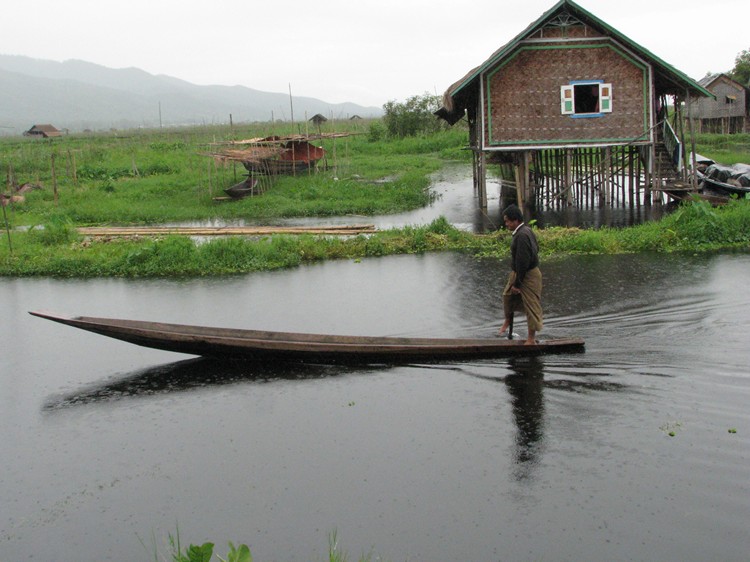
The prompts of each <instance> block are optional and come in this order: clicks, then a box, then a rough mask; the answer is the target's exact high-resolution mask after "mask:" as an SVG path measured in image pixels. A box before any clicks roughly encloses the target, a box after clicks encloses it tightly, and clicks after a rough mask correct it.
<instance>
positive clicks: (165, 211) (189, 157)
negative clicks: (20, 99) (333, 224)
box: [0, 122, 468, 226]
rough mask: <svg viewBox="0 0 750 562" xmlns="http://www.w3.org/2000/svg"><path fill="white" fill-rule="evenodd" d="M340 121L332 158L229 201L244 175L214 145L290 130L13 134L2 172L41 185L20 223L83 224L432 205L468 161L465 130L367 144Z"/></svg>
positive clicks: (328, 145) (357, 127)
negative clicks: (436, 175) (451, 168)
mask: <svg viewBox="0 0 750 562" xmlns="http://www.w3.org/2000/svg"><path fill="white" fill-rule="evenodd" d="M335 126H336V127H337V130H338V132H349V133H351V136H349V137H345V138H338V139H324V140H322V141H321V143H320V144H321V145H322V146H323V147H324V148H325V149H326V151H327V156H326V159H325V161H323V162H321V166H320V168H321V169H320V170H319V171H318V172H317V173H311V174H307V173H303V174H300V175H298V176H296V177H291V176H280V177H278V178H275V179H274V180H272V181H269V180H262V181H263V182H264V184H265V185H267V186H268V185H269V183H270V187H269V188H268V190H267V192H266V193H265V194H264V195H263V196H262V197H249V198H245V199H242V200H240V201H235V202H231V203H217V202H216V201H214V200H213V198H214V197H216V196H222V195H224V193H223V189H225V188H227V187H229V186H231V185H233V184H235V183H237V182H239V181H242V179H244V177H245V176H246V172H245V170H244V168H243V167H242V166H241V164H238V163H231V162H230V163H226V164H220V163H217V162H215V161H214V159H213V158H210V157H209V156H207V154H208V153H209V152H211V151H212V150H213V149H214V148H215V147H214V146H213V143H220V142H224V141H229V140H233V139H240V138H252V137H258V136H265V135H268V134H269V133H270V132H275V133H276V134H286V133H291V132H293V131H291V130H283V129H281V130H278V127H279V126H275V125H272V124H263V125H252V126H251V125H248V126H245V127H243V128H237V127H235V128H231V129H230V128H229V127H202V128H194V129H187V130H184V131H183V130H175V131H169V132H163V131H132V132H129V133H128V134H126V135H118V134H110V135H99V136H91V135H90V136H86V135H76V136H70V137H63V138H58V139H54V140H52V141H40V140H38V139H6V140H0V173H2V174H3V176H4V177H6V178H13V179H15V181H16V182H17V183H18V184H23V183H26V182H29V183H32V184H37V185H40V186H42V187H43V189H39V190H32V191H30V192H27V193H26V197H27V202H26V203H25V204H23V205H17V206H15V209H14V211H13V215H14V216H13V223H14V225H15V226H18V225H29V226H32V225H39V224H45V223H46V222H47V221H49V220H51V219H55V218H57V217H64V218H66V219H68V220H71V221H73V222H74V223H76V224H79V225H97V224H153V223H164V222H181V221H206V220H212V219H218V218H221V219H229V220H232V219H253V220H272V219H277V218H281V217H306V216H331V215H345V214H359V215H373V214H383V213H392V212H399V211H406V210H410V209H414V208H418V207H420V206H424V205H425V204H426V203H427V202H428V198H429V194H428V193H427V188H428V186H429V179H428V177H429V175H430V174H431V173H432V172H434V171H436V170H438V169H439V168H440V167H441V166H442V165H443V162H444V161H445V159H446V158H456V159H460V158H463V159H466V158H467V157H468V155H467V154H466V153H465V152H463V151H461V150H460V147H462V146H463V145H464V144H465V138H464V137H465V135H466V133H465V131H462V130H461V128H460V127H459V128H457V129H455V130H452V131H446V132H442V133H440V134H436V135H431V136H430V137H428V138H408V139H402V140H393V141H388V142H386V141H380V142H370V141H369V140H368V136H367V134H366V132H367V128H366V127H367V124H363V123H359V122H354V123H353V124H352V123H349V122H346V123H343V124H337V125H335ZM287 127H288V126H287ZM53 169H54V176H53Z"/></svg>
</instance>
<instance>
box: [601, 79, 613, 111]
mask: <svg viewBox="0 0 750 562" xmlns="http://www.w3.org/2000/svg"><path fill="white" fill-rule="evenodd" d="M599 112H600V113H612V84H599Z"/></svg>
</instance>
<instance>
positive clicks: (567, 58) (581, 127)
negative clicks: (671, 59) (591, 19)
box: [485, 42, 650, 146]
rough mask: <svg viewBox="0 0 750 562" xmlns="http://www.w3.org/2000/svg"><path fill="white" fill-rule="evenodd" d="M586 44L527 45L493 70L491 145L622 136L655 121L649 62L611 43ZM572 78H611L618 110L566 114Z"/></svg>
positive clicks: (638, 131) (490, 76)
mask: <svg viewBox="0 0 750 562" xmlns="http://www.w3.org/2000/svg"><path fill="white" fill-rule="evenodd" d="M551 47H552V48H551ZM582 47H584V46H583V45H581V44H579V43H576V46H575V47H571V46H570V45H569V44H567V45H566V44H559V45H556V46H555V45H549V44H545V45H544V47H543V48H539V47H535V46H525V47H521V48H520V49H519V51H518V52H517V53H516V54H515V55H513V56H511V57H510V58H509V60H508V59H506V61H504V64H503V66H501V67H500V68H498V69H496V70H490V71H489V72H488V74H487V76H488V81H489V94H488V98H487V100H486V102H485V103H487V105H488V106H489V107H486V108H485V109H486V113H485V114H486V115H489V116H490V118H489V119H488V120H487V123H486V124H485V127H486V128H485V134H486V138H487V144H488V145H489V146H493V145H494V146H502V145H513V144H532V143H535V142H537V143H543V144H549V145H553V144H555V143H560V144H569V143H571V142H578V141H580V142H582V143H586V142H597V141H598V142H601V141H603V140H605V141H606V140H613V141H622V140H624V139H635V138H638V137H640V136H641V135H644V134H645V132H646V131H647V130H648V128H649V126H648V125H647V124H648V123H650V117H649V115H648V108H649V104H648V103H647V100H646V99H645V97H646V95H647V92H648V88H647V87H646V81H647V79H648V78H647V75H646V70H645V67H642V66H640V65H637V64H636V63H635V62H634V61H633V60H631V59H628V58H626V57H625V55H624V53H621V52H620V51H619V50H616V49H614V48H612V47H611V45H610V44H609V43H602V42H599V43H592V44H591V45H589V46H587V47H584V48H582ZM571 80H603V81H604V82H606V83H611V84H612V93H613V100H612V107H613V110H612V113H607V114H604V116H602V117H597V118H586V119H574V118H571V116H569V115H562V114H561V110H560V87H561V86H563V85H566V84H569V83H570V81H571Z"/></svg>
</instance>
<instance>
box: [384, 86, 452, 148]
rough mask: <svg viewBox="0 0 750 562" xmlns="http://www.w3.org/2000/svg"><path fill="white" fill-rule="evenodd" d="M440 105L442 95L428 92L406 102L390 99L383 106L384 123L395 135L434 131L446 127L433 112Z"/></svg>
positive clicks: (403, 135) (390, 133) (390, 132)
mask: <svg viewBox="0 0 750 562" xmlns="http://www.w3.org/2000/svg"><path fill="white" fill-rule="evenodd" d="M439 107H440V97H439V96H433V95H430V94H427V93H425V94H422V95H421V96H412V97H410V98H408V99H407V100H406V101H405V102H404V103H398V102H396V101H389V102H388V103H386V104H385V105H384V106H383V111H384V112H385V115H384V116H383V123H384V124H385V126H386V129H388V134H389V135H391V136H393V137H399V138H403V137H411V136H415V135H420V134H427V133H434V132H437V131H439V130H441V129H442V128H444V127H445V125H444V124H443V123H442V122H441V121H440V120H439V119H438V118H437V117H436V116H435V114H434V113H433V112H434V111H436V110H437V109H438V108H439Z"/></svg>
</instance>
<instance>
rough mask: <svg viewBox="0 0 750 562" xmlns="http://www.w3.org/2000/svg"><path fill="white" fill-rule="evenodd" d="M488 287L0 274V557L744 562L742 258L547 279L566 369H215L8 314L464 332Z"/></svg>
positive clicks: (591, 267)
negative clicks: (190, 551)
mask: <svg viewBox="0 0 750 562" xmlns="http://www.w3.org/2000/svg"><path fill="white" fill-rule="evenodd" d="M506 271H507V264H506V263H504V262H502V263H501V262H498V261H495V260H477V259H474V258H471V257H467V256H463V255H459V254H435V255H427V256H420V257H415V256H400V257H387V258H378V259H369V260H364V261H362V262H361V263H356V262H353V261H338V262H330V263H325V264H319V265H313V266H307V267H302V268H299V269H296V270H292V271H284V272H274V273H262V274H255V275H248V276H239V277H233V278H223V279H211V280H204V279H199V280H190V281H128V280H119V279H112V280H110V279H108V280H93V281H61V280H46V279H0V306H1V308H0V310H2V320H3V321H2V323H1V324H0V326H1V327H0V339H1V341H2V342H3V347H2V348H3V352H4V353H3V360H2V363H1V365H0V436H1V438H2V443H3V447H2V459H3V460H2V465H3V466H2V471H1V472H0V560H1V561H3V562H15V561H20V560H43V561H50V560H55V561H60V562H67V561H70V562H81V561H95V560H96V561H99V560H116V561H120V560H129V561H130V560H144V561H147V560H154V553H155V552H157V553H158V555H159V556H160V558H159V559H160V560H161V559H169V548H168V546H167V541H168V535H169V534H170V533H172V534H174V533H175V532H176V530H177V529H179V534H180V537H181V539H182V541H183V543H189V542H193V543H202V542H204V541H206V540H211V541H213V542H215V543H217V551H218V552H219V553H221V554H224V553H225V552H226V550H227V549H226V544H227V542H228V541H230V540H231V541H233V542H235V543H237V542H245V543H247V544H249V545H250V546H251V548H252V552H253V556H254V560H259V561H269V560H271V561H308V560H323V559H325V558H326V556H327V548H328V536H329V534H330V533H331V532H332V531H334V530H335V531H336V532H337V534H338V538H339V546H340V548H342V549H343V550H345V551H347V552H348V553H349V554H350V558H351V559H356V558H358V557H359V556H360V555H361V554H362V553H374V554H375V555H376V557H374V558H373V559H376V560H379V559H384V560H392V561H400V560H410V561H416V560H419V561H422V560H425V561H426V560H430V561H455V560H471V561H498V560H571V561H579V560H680V561H703V560H737V561H739V560H747V559H748V552H750V534H748V521H749V520H750V471H748V468H747V467H748V462H750V413H749V412H748V403H750V375H749V374H748V359H750V352H748V341H749V338H750V292H749V291H748V290H747V280H748V279H750V256H749V255H747V254H717V255H708V256H705V255H704V256H645V255H644V256H614V257H574V258H568V259H564V260H560V261H554V262H551V261H550V262H546V263H544V264H543V271H544V276H545V278H544V282H545V296H544V304H545V312H546V316H547V318H546V320H547V322H546V327H545V330H544V331H543V332H542V335H543V336H544V337H554V336H574V335H575V336H581V337H583V338H585V339H586V341H587V350H586V353H585V354H574V355H557V356H547V357H540V358H535V359H514V360H504V359H497V360H482V361H469V362H463V363H444V364H410V365H402V366H387V365H371V366H365V367H358V368H347V367H340V366H339V367H337V366H326V365H296V366H286V365H281V364H277V365H265V366H258V365H252V364H244V365H242V364H240V365H230V364H222V363H218V362H213V361H206V360H193V359H189V358H186V357H185V356H180V355H177V354H171V353H167V352H161V351H156V350H148V349H144V348H140V347H137V346H133V345H130V344H126V343H123V342H118V341H115V340H110V339H108V338H104V337H101V336H97V335H95V334H91V333H87V332H83V331H79V330H75V329H73V328H69V327H66V326H62V325H58V324H54V323H52V322H48V321H44V320H41V319H38V318H34V317H32V316H30V315H28V314H27V311H28V310H36V309H51V310H54V311H59V312H67V313H74V314H89V315H101V316H113V317H127V318H136V319H143V320H163V321H170V322H186V323H202V324H209V325H219V326H234V327H247V328H263V329H271V330H298V331H310V332H327V333H341V334H372V335H430V336H450V335H456V336H476V335H485V334H491V333H493V331H495V330H496V329H497V328H498V326H499V324H500V317H501V310H500V304H499V298H498V297H499V292H500V290H501V285H502V281H503V278H504V277H505V274H506ZM519 329H520V330H521V331H523V329H525V323H524V322H523V321H521V325H520V326H519ZM734 429H736V433H731V432H730V431H729V430H734ZM670 433H673V434H674V435H673V436H670Z"/></svg>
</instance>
